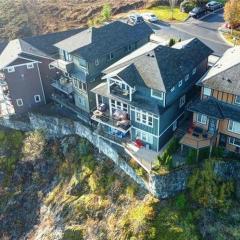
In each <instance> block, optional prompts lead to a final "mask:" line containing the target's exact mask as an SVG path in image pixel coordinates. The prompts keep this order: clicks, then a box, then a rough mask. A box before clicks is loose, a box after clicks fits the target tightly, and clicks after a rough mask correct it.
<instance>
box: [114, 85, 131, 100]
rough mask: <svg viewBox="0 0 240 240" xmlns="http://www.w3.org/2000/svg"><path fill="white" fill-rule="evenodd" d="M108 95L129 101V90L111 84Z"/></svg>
mask: <svg viewBox="0 0 240 240" xmlns="http://www.w3.org/2000/svg"><path fill="white" fill-rule="evenodd" d="M110 94H113V95H115V96H118V97H120V98H123V99H126V100H130V90H129V89H122V88H121V87H120V86H119V85H117V84H113V85H112V86H110Z"/></svg>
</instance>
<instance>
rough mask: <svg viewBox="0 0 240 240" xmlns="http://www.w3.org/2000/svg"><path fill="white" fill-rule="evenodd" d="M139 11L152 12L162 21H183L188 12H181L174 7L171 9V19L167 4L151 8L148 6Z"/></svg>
mask: <svg viewBox="0 0 240 240" xmlns="http://www.w3.org/2000/svg"><path fill="white" fill-rule="evenodd" d="M139 12H140V13H144V12H149V13H153V14H155V15H156V16H157V17H158V18H159V20H162V21H179V22H183V21H185V20H186V19H187V18H188V14H187V13H183V12H181V11H180V9H179V7H175V8H174V9H173V19H172V11H171V8H170V7H169V6H158V7H152V8H148V9H143V10H139Z"/></svg>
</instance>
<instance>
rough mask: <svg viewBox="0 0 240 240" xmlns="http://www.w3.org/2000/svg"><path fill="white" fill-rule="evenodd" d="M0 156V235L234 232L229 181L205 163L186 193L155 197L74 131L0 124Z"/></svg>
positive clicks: (190, 239) (132, 238)
mask: <svg viewBox="0 0 240 240" xmlns="http://www.w3.org/2000/svg"><path fill="white" fill-rule="evenodd" d="M0 155H1V157H0V186H1V188H0V215H1V218H0V239H30V240H31V239H32V240H40V239H41V240H45V239H46V240H49V239H54V240H60V239H62V240H65V239H66V240H81V239H82V240H89V239H94V240H198V239H199V240H200V239H223V240H225V239H226V240H227V239H228V240H229V239H230V240H237V239H239V238H240V230H239V229H240V228H239V225H240V211H239V207H240V206H239V203H238V202H237V201H236V198H235V196H234V193H233V191H234V186H233V183H226V184H230V185H231V187H228V189H226V187H227V185H226V184H225V183H221V182H219V180H218V179H216V178H215V176H214V175H213V172H212V168H211V164H206V165H205V166H204V167H203V169H201V170H200V169H199V170H197V171H196V172H194V173H193V176H192V177H191V179H190V181H189V191H188V192H187V193H186V194H180V195H179V196H177V197H176V198H173V199H169V200H167V201H166V200H164V201H159V200H158V199H156V198H154V197H153V196H151V195H150V194H148V193H147V192H145V191H144V190H143V189H140V188H139V187H138V186H137V185H136V184H135V183H134V182H132V180H131V179H129V178H128V177H127V176H126V175H125V174H124V173H123V172H121V171H120V170H118V169H117V168H116V167H115V165H114V164H113V163H112V162H111V161H110V160H108V159H106V157H104V156H103V155H101V154H99V153H98V151H97V150H96V149H95V148H94V147H93V146H92V145H91V144H90V143H89V142H88V141H87V140H85V139H82V138H80V137H78V136H68V137H64V138H60V139H54V140H47V139H46V138H45V136H44V134H43V133H42V132H41V131H35V132H30V133H22V132H19V131H9V130H7V132H5V131H2V130H1V131H0ZM230 185H229V186H230ZM208 186H209V188H208ZM204 189H207V190H208V191H207V192H205V191H204ZM16 209H17V211H16Z"/></svg>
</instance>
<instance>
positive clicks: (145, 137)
mask: <svg viewBox="0 0 240 240" xmlns="http://www.w3.org/2000/svg"><path fill="white" fill-rule="evenodd" d="M136 137H137V138H138V139H141V140H142V141H143V142H146V143H149V144H153V136H152V135H151V134H149V133H147V132H144V131H141V130H139V129H136Z"/></svg>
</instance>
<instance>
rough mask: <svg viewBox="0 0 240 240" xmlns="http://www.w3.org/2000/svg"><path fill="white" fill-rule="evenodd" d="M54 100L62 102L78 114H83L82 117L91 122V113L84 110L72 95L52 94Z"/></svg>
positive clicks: (61, 103) (62, 104)
mask: <svg viewBox="0 0 240 240" xmlns="http://www.w3.org/2000/svg"><path fill="white" fill-rule="evenodd" d="M52 100H53V101H55V102H56V103H58V104H60V105H61V106H63V107H66V108H67V109H69V110H71V111H72V112H74V113H75V114H77V115H81V118H83V119H84V121H86V122H89V121H90V118H89V114H88V113H87V112H86V111H84V110H82V109H81V108H79V107H77V106H76V105H75V103H74V99H73V98H70V97H66V96H65V95H64V94H62V95H61V94H52Z"/></svg>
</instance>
